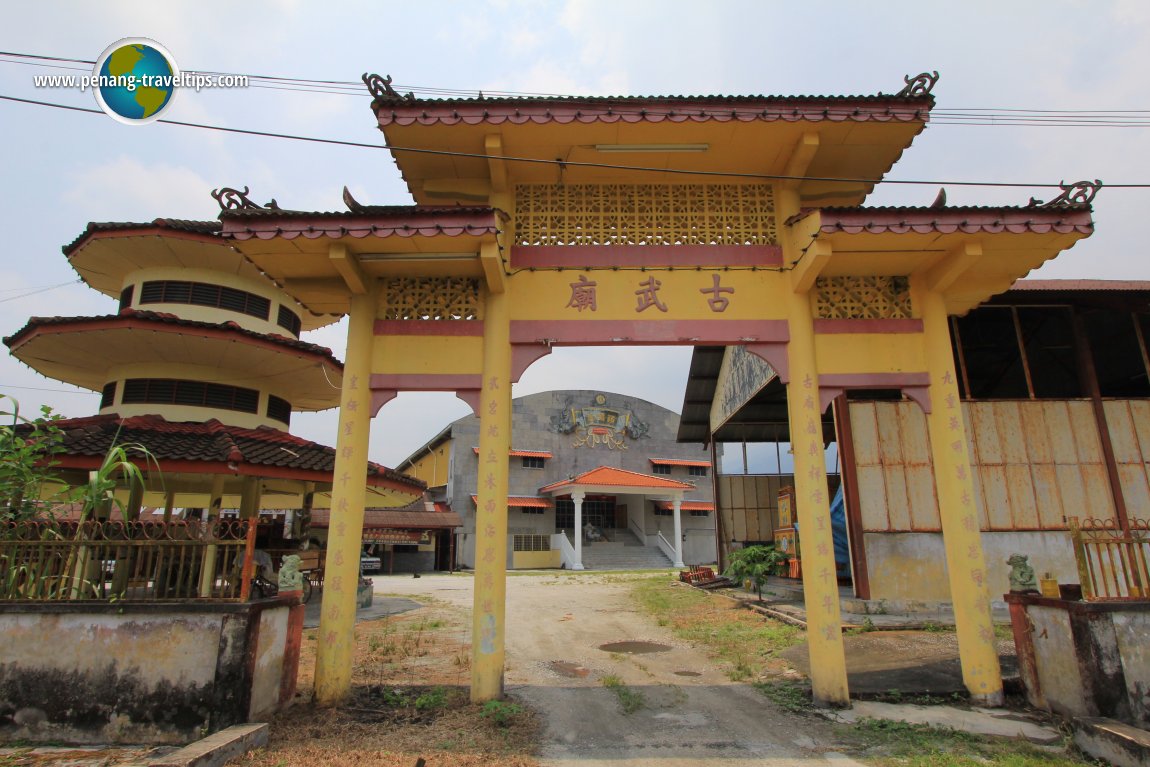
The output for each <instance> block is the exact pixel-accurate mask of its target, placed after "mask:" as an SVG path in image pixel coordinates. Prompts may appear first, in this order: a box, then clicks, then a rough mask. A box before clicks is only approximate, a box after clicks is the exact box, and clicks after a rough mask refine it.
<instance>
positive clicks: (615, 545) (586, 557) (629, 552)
mask: <svg viewBox="0 0 1150 767" xmlns="http://www.w3.org/2000/svg"><path fill="white" fill-rule="evenodd" d="M607 535H608V537H610V538H611V540H610V541H595V542H594V543H590V544H589V543H587V542H586V541H584V542H583V567H585V568H586V569H588V570H669V569H670V568H671V565H672V562H671V560H669V559H667V557H665V556H664V555H663V552H662V551H660V550H659V549H658V548H656V547H654V546H644V545H643V542H642V541H640V540H639V539H638V537H636V535H635V534H634V533H632V532H631V531H630V530H609V531H607Z"/></svg>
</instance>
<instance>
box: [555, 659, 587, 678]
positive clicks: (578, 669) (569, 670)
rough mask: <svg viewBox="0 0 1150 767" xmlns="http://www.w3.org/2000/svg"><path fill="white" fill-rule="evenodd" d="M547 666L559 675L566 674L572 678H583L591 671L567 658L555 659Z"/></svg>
mask: <svg viewBox="0 0 1150 767" xmlns="http://www.w3.org/2000/svg"><path fill="white" fill-rule="evenodd" d="M547 667H548V668H550V669H551V670H552V671H554V672H555V673H556V674H558V675H559V676H565V677H569V678H571V679H582V678H583V677H585V676H587V675H588V674H590V673H591V669H589V668H584V667H583V666H580V665H578V664H575V663H571V662H569V661H565V660H553V661H551V662H550V663H548V664H547Z"/></svg>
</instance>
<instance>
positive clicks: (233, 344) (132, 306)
mask: <svg viewBox="0 0 1150 767" xmlns="http://www.w3.org/2000/svg"><path fill="white" fill-rule="evenodd" d="M220 228H221V227H220V224H219V222H216V221H181V220H173V219H156V220H155V221H152V222H150V223H91V224H89V225H88V227H87V229H86V230H85V231H84V232H83V233H82V234H81V235H80V236H79V237H78V238H76V240H75V241H73V242H72V243H70V244H69V245H66V246H65V247H64V248H63V251H64V255H65V256H66V257H67V258H68V261H69V263H70V264H71V265H72V267H73V268H74V269H75V270H76V272H77V273H78V274H79V276H80V278H81V279H82V280H83V281H84V282H85V283H86V284H87V285H88V286H89V287H91V288H93V289H95V290H98V291H99V292H101V293H103V294H105V295H107V296H109V297H111V298H114V299H118V300H119V309H118V311H117V312H116V313H114V314H108V315H103V316H97V317H59V316H57V317H33V318H31V319H30V320H29V321H28V323H27V324H26V325H25V326H24V327H23V328H21V329H20V330H19V331H17V332H16V333H15V334H13V335H12V336H9V337H7V338H5V339H4V343H5V344H6V345H7V346H8V347H9V349H10V350H11V353H12V354H13V355H14V356H15V357H16V358H18V359H19V360H20V361H22V362H24V363H25V364H26V365H28V366H29V367H31V368H33V369H34V370H36V371H37V372H39V373H41V374H43V375H45V376H47V377H49V378H54V379H56V380H58V381H63V382H65V383H69V384H73V385H75V386H79V387H81V388H85V389H89V390H91V391H94V392H100V393H101V398H100V409H99V413H98V414H97V415H94V416H89V417H84V418H73V419H67V420H64V421H61V422H59V425H60V427H61V428H62V429H63V430H64V432H65V435H66V439H65V453H64V454H63V455H61V456H60V457H59V458H58V466H59V469H60V473H61V480H62V481H64V482H66V483H68V484H82V483H83V482H85V481H86V477H87V472H88V471H90V470H92V469H95V468H97V467H98V466H99V465H100V462H101V460H102V459H103V457H104V455H105V454H106V453H107V451H108V449H109V448H110V447H111V446H113V445H114V444H125V443H135V444H141V445H143V446H145V447H146V448H147V449H148V451H149V452H150V453H151V454H152V456H154V458H155V463H152V462H149V463H152V465H148V466H145V465H144V462H143V461H140V467H141V468H142V469H144V470H145V471H146V473H147V479H148V481H147V484H146V488H145V489H144V491H143V495H142V496H141V495H140V493H139V491H137V493H136V494H135V496H134V497H131V498H129V497H128V496H129V495H130V494H129V493H128V490H127V489H124V490H123V491H122V493H121V501H122V502H123V503H126V504H127V505H126V509H127V512H128V515H129V516H134V515H135V514H136V513H138V509H139V508H140V507H141V506H155V507H163V508H165V509H167V510H169V512H170V510H171V509H173V508H181V507H182V508H206V509H219V508H221V507H222V508H225V509H227V508H239V509H240V510H241V514H242V515H244V516H250V515H252V514H254V513H255V512H256V511H257V510H258V509H260V508H268V509H273V508H274V509H298V508H305V507H306V508H310V507H311V506H312V505H314V506H315V507H324V506H328V505H329V503H330V496H329V492H330V489H331V484H332V471H333V467H334V462H335V451H334V449H332V448H330V447H327V446H324V445H319V444H317V443H314V442H310V441H308V440H305V439H301V438H299V437H296V436H293V435H291V434H290V433H289V432H288V427H289V425H290V421H291V414H292V413H293V412H297V411H305V412H306V411H318V410H326V409H328V408H332V407H335V406H336V405H338V404H339V397H340V386H341V384H342V381H343V363H342V362H341V361H340V360H338V359H336V358H335V357H334V356H333V355H332V353H331V350H329V349H326V348H324V347H321V346H317V345H315V344H311V343H307V342H305V341H301V340H300V339H299V336H300V333H301V332H302V331H304V330H313V329H315V328H319V327H322V326H324V325H328V324H331V323H333V322H335V321H337V320H338V319H339V316H338V315H317V314H313V313H311V312H309V311H307V310H306V309H304V308H303V307H301V306H300V305H299V304H298V303H297V302H295V301H294V300H293V299H292V298H290V297H289V296H288V295H287V294H286V293H285V292H284V291H283V290H282V289H281V288H280V286H279V285H277V284H276V283H275V282H274V281H273V280H272V279H271V278H269V277H268V276H267V275H266V274H264V273H263V272H261V271H260V270H259V268H257V267H256V266H255V265H254V264H253V263H252V262H251V261H250V260H248V259H247V258H246V257H245V256H244V255H242V254H241V253H239V252H238V251H237V250H235V249H234V248H233V247H232V246H231V245H230V244H229V243H228V242H227V241H225V240H224V239H223V238H222V237H221V236H220ZM156 463H158V466H159V471H158V472H157V471H155V468H156V465H155V464H156ZM423 489H424V485H423V483H421V482H419V481H418V480H414V479H411V478H409V477H406V476H404V475H402V474H400V473H398V472H395V471H392V470H391V469H387V468H385V467H383V466H379V465H377V464H371V465H370V467H369V476H368V481H367V490H368V499H369V503H370V504H371V505H373V506H381V507H389V506H401V505H404V504H406V503H409V502H410V501H411V500H413V499H414V498H416V497H418V496H419V495H420V494H421V492H422V490H423Z"/></svg>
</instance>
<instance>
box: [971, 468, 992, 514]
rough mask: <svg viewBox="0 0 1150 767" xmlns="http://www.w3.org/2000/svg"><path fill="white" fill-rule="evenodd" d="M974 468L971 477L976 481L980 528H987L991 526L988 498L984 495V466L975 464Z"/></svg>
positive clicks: (975, 490) (975, 499)
mask: <svg viewBox="0 0 1150 767" xmlns="http://www.w3.org/2000/svg"><path fill="white" fill-rule="evenodd" d="M973 468H974V470H973V471H972V472H970V478H971V480H973V481H974V505H975V508H977V509H978V529H979V530H987V529H989V528H990V520H989V518H988V517H987V515H986V500H985V499H984V498H983V497H982V467H981V466H979V465H977V464H975V465H974V467H973Z"/></svg>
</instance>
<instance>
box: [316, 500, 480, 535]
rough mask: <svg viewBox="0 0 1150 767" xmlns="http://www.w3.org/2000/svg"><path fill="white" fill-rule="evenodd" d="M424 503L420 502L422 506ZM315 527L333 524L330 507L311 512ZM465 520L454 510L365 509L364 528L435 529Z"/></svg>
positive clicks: (453, 525) (457, 525)
mask: <svg viewBox="0 0 1150 767" xmlns="http://www.w3.org/2000/svg"><path fill="white" fill-rule="evenodd" d="M422 505H423V504H420V506H422ZM311 524H312V525H313V526H314V527H327V526H328V525H330V524H331V510H330V509H315V510H314V511H312V513H311ZM462 526H463V520H462V519H461V518H460V517H459V515H458V514H456V513H455V512H454V511H420V510H410V509H364V510H363V529H364V530H371V529H379V528H385V529H392V530H404V529H408V530H411V529H417V530H435V529H444V528H453V527H462Z"/></svg>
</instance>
